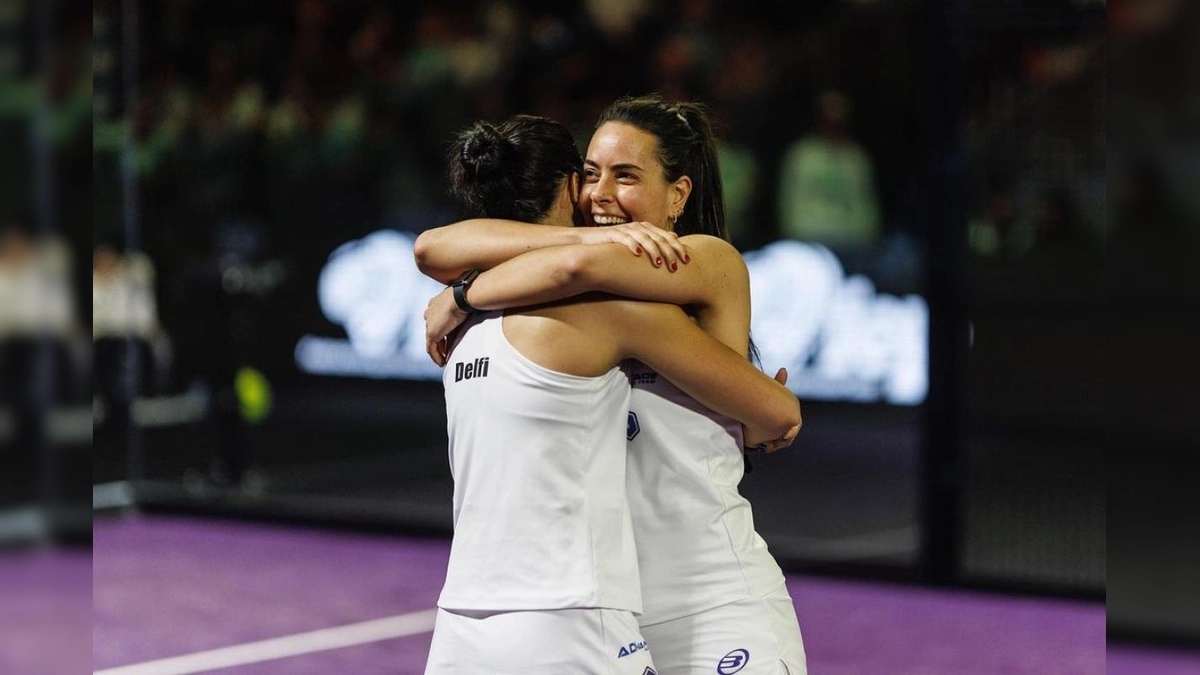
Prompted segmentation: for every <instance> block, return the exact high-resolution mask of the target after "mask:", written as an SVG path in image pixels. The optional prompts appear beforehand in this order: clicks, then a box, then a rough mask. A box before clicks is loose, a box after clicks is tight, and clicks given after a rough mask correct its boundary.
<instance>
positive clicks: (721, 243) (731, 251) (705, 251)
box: [679, 234, 746, 269]
mask: <svg viewBox="0 0 1200 675" xmlns="http://www.w3.org/2000/svg"><path fill="white" fill-rule="evenodd" d="M679 241H681V242H683V243H684V244H685V245H687V247H688V248H689V249H691V251H692V252H693V253H695V254H696V255H698V256H703V257H704V258H705V259H706V260H708V261H711V262H718V263H721V264H724V265H732V266H736V267H740V268H743V269H744V268H745V267H746V261H745V260H743V259H742V254H741V253H740V252H739V251H738V250H737V249H736V248H734V247H733V244H731V243H729V242H727V241H725V240H724V239H722V238H720V237H714V236H712V235H711V234H689V235H687V236H684V237H680V238H679Z"/></svg>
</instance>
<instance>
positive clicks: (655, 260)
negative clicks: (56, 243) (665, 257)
mask: <svg viewBox="0 0 1200 675" xmlns="http://www.w3.org/2000/svg"><path fill="white" fill-rule="evenodd" d="M654 264H655V265H661V264H662V258H655V259H654Z"/></svg>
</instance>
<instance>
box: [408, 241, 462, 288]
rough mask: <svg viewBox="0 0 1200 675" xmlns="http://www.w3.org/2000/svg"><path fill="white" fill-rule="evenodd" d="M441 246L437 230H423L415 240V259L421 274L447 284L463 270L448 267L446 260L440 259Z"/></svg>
mask: <svg viewBox="0 0 1200 675" xmlns="http://www.w3.org/2000/svg"><path fill="white" fill-rule="evenodd" d="M439 246H440V242H438V235H437V230H427V231H425V232H422V233H421V234H420V235H418V236H417V240H416V241H415V242H413V261H414V262H415V263H416V264H417V269H418V270H420V271H421V274H424V275H425V276H427V277H429V278H431V279H436V280H437V281H440V282H442V283H444V284H447V283H450V282H451V281H452V280H453V279H454V278H455V277H457V276H458V275H459V274H461V270H455V269H451V268H448V267H446V265H445V264H444V261H439V259H438V256H437V251H438V247H439Z"/></svg>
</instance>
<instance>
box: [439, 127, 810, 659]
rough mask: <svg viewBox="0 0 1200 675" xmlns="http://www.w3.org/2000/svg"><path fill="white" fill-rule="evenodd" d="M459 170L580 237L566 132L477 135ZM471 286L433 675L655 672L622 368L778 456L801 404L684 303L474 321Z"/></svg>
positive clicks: (511, 208) (454, 343)
mask: <svg viewBox="0 0 1200 675" xmlns="http://www.w3.org/2000/svg"><path fill="white" fill-rule="evenodd" d="M448 160H449V164H450V175H451V178H452V182H453V190H454V194H455V195H456V196H457V197H458V198H459V199H460V200H461V201H462V202H463V204H464V205H465V206H466V207H467V208H468V209H470V210H471V211H472V212H473V213H475V214H477V215H480V216H486V217H491V218H510V219H516V220H523V221H525V222H527V223H536V224H537V226H531V225H527V224H526V225H518V227H521V228H525V229H528V230H545V231H547V232H548V233H549V234H550V237H551V238H554V237H558V236H560V235H561V234H563V233H568V232H575V231H576V228H574V227H573V226H574V224H575V220H576V217H577V215H576V214H577V208H576V201H577V200H578V198H579V194H580V186H581V181H580V173H579V172H580V167H581V166H582V164H583V162H582V160H581V158H580V157H579V151H578V150H577V149H576V148H575V145H574V143H573V141H572V140H571V137H570V134H569V133H568V132H567V131H566V129H565V128H564V127H562V125H560V124H557V123H555V122H553V121H551V120H548V119H545V118H539V117H530V116H518V117H514V118H512V119H510V120H508V121H506V122H504V123H502V124H499V125H492V124H488V123H478V124H476V125H474V126H472V127H471V128H470V129H468V130H466V131H465V132H463V133H462V134H461V135H460V136H459V138H458V140H457V141H456V142H455V144H454V145H453V146H452V148H451V150H450V154H449V157H448ZM562 239H563V240H567V239H569V237H562ZM631 257H632V256H631ZM476 277H477V273H476V272H474V271H471V272H468V273H467V274H465V275H463V276H461V277H460V278H458V279H457V280H455V282H454V284H453V285H452V286H451V288H450V289H448V290H447V294H448V297H449V298H450V301H451V302H455V303H456V307H458V308H460V309H459V311H460V312H461V313H462V314H463V316H464V317H466V318H465V321H464V322H463V323H462V325H461V327H460V328H459V329H458V330H457V331H456V332H455V335H454V336H453V338H451V339H450V340H447V341H446V343H445V349H444V350H443V351H441V352H439V354H440V356H441V357H442V358H441V361H440V363H441V364H442V365H444V366H445V371H444V374H443V383H444V386H445V390H446V416H447V432H448V436H449V458H450V467H451V472H452V474H453V476H454V481H455V485H454V540H453V543H452V545H451V552H450V561H449V565H448V568H447V572H446V584H445V586H444V587H443V589H442V593H441V597H440V598H439V600H438V608H439V609H438V615H437V624H436V627H435V629H434V635H433V642H432V645H431V647H430V654H429V660H428V662H427V664H426V670H425V672H426V674H427V675H444V674H458V673H463V674H466V673H470V674H477V673H488V674H501V675H502V674H507V673H511V674H513V675H517V674H521V675H526V674H531V673H532V674H544V675H551V674H553V675H560V674H562V673H572V674H574V673H586V674H592V673H594V674H596V675H600V674H603V675H611V674H614V673H616V674H622V675H623V674H626V673H628V674H629V675H648V674H654V673H656V671H655V665H654V663H653V661H652V658H651V654H652V652H651V649H650V648H649V645H648V643H647V640H646V639H645V637H644V636H643V635H642V633H641V631H640V629H639V628H638V623H637V615H638V614H640V613H641V612H642V600H641V585H640V583H639V577H638V558H637V553H636V551H635V548H634V535H633V526H632V523H631V518H630V512H629V503H628V501H627V499H626V457H627V454H626V438H627V436H628V435H629V434H630V433H631V432H630V429H631V428H632V427H631V426H630V416H629V400H630V387H629V381H628V378H627V377H626V375H625V373H624V372H623V371H622V370H621V368H620V366H621V364H622V362H624V361H625V360H626V359H637V360H638V361H641V362H644V363H647V364H650V365H651V366H653V367H654V368H656V369H657V371H658V372H660V373H661V374H662V376H663V377H664V378H669V379H670V380H671V381H672V382H673V383H674V384H675V385H676V386H678V387H679V389H680V390H681V391H686V392H687V394H688V395H689V396H694V397H695V400H697V401H702V402H703V403H704V405H707V406H711V407H712V409H714V410H719V411H721V412H722V413H724V414H726V415H729V416H730V417H731V418H733V419H738V420H741V421H742V423H744V424H745V425H746V428H747V432H748V433H750V434H752V435H754V437H755V438H761V439H763V440H764V441H770V440H772V439H775V440H774V443H775V444H778V445H785V444H787V443H790V442H791V438H792V437H794V435H795V432H796V431H798V430H799V423H800V409H799V405H798V403H797V402H796V399H795V397H794V396H792V395H791V394H790V393H789V392H788V391H787V389H786V388H785V387H783V386H782V385H781V384H780V383H779V382H777V381H775V380H772V379H771V378H769V377H767V376H766V375H764V374H762V373H761V372H759V371H758V370H756V369H755V368H754V367H753V366H751V365H750V363H749V362H748V361H747V360H746V359H745V358H744V357H743V356H742V355H740V354H738V353H737V352H734V351H733V350H731V349H729V348H728V347H727V346H725V345H723V344H721V343H720V342H718V341H716V340H714V339H712V338H711V337H709V336H708V335H707V334H706V333H705V332H704V331H702V330H700V329H699V328H697V327H696V326H695V324H693V322H692V320H691V319H690V318H689V317H688V316H687V315H686V314H685V313H684V312H683V311H682V310H681V309H680V308H679V307H677V306H674V305H668V304H658V303H649V302H636V301H631V300H622V299H616V298H612V297H609V296H602V295H584V296H580V297H577V298H572V299H571V300H570V301H567V302H562V303H556V304H553V305H545V306H540V307H533V308H525V309H520V310H510V311H487V312H483V311H476V309H475V308H473V307H472V306H471V305H470V301H469V300H468V294H469V291H470V289H471V288H472V286H473V283H476V282H477V278H476ZM479 278H482V277H479Z"/></svg>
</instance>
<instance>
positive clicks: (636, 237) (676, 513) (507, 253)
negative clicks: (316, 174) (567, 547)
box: [415, 96, 806, 675]
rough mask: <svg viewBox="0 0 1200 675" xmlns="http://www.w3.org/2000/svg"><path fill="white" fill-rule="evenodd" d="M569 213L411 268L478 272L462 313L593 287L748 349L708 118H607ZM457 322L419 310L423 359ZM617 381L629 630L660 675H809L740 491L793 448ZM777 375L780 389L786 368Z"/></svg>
mask: <svg viewBox="0 0 1200 675" xmlns="http://www.w3.org/2000/svg"><path fill="white" fill-rule="evenodd" d="M578 204H579V213H578V217H579V218H580V219H581V220H582V222H583V223H584V224H585V225H589V226H593V227H586V228H580V229H579V231H578V232H575V233H572V236H566V235H565V233H544V232H540V231H539V230H543V229H551V228H528V227H525V226H523V225H521V224H519V223H515V222H505V221H501V220H471V221H465V222H462V223H457V224H454V225H450V226H446V227H443V228H438V229H436V230H431V231H429V232H427V233H425V234H423V235H422V236H421V238H419V239H418V241H417V248H416V251H415V253H416V257H417V262H418V266H419V267H420V268H421V270H422V271H423V272H425V273H426V274H428V275H429V276H432V277H434V278H437V279H439V280H443V281H448V280H449V279H451V278H453V277H455V276H457V275H458V274H460V273H462V272H464V271H467V270H480V269H482V270H487V271H485V272H483V273H482V274H480V275H479V276H478V278H477V279H475V281H474V284H473V285H472V287H471V288H470V291H469V293H464V294H462V295H463V302H464V303H465V304H467V305H468V306H471V307H474V308H480V309H486V310H495V309H502V308H506V307H522V306H529V305H539V304H542V303H550V302H556V301H559V300H562V299H565V298H572V297H575V296H577V295H580V294H584V293H589V292H596V291H598V292H602V293H608V294H612V295H617V296H623V297H628V298H637V299H641V300H652V301H657V302H665V303H672V304H676V305H680V306H681V307H684V308H685V309H686V310H687V312H688V314H689V315H690V317H691V319H692V320H693V321H694V322H695V325H697V326H699V328H701V329H702V330H703V331H704V332H706V333H707V334H708V335H710V336H712V337H713V338H715V339H716V340H717V341H719V342H721V343H723V344H724V345H725V346H726V347H728V348H729V349H731V350H733V351H734V352H736V353H738V354H741V355H744V356H748V355H749V354H750V353H751V352H752V351H753V348H752V346H751V342H750V335H749V333H750V284H749V275H748V272H747V270H746V266H745V263H744V262H743V261H742V258H741V256H740V254H738V252H737V251H736V249H734V248H733V246H732V245H730V244H729V243H728V241H727V240H726V232H727V228H726V223H725V213H724V204H723V198H722V191H721V180H720V175H719V173H718V168H717V161H716V151H715V142H714V138H713V131H712V126H711V123H710V122H709V119H708V116H707V114H706V112H705V110H704V108H703V106H701V105H699V104H695V103H669V102H667V101H664V100H663V99H661V98H659V97H657V96H646V97H638V98H623V99H620V100H618V101H616V102H615V103H613V104H612V105H611V106H609V107H608V108H607V109H606V110H605V111H604V112H603V113H602V114H601V116H600V119H599V122H598V124H597V128H596V131H595V133H594V135H593V136H592V139H591V142H590V143H589V145H588V150H587V156H586V159H585V160H584V163H583V185H582V189H581V192H580V197H579V201H578ZM555 229H556V228H555ZM625 249H629V251H633V252H634V254H635V255H633V256H631V255H629V252H628V251H626V250H625ZM636 254H645V255H646V256H647V257H649V258H650V262H651V265H646V264H645V263H644V261H641V260H639V259H638V258H637V255H636ZM680 263H682V264H680ZM664 270H666V271H664ZM465 317H466V313H465V312H463V311H462V309H460V305H459V304H456V303H455V301H454V298H453V297H452V295H451V292H450V291H446V292H444V293H442V294H440V295H438V296H435V297H434V298H433V299H432V300H431V301H430V306H429V309H428V310H427V312H426V323H427V342H428V345H427V346H428V349H429V352H430V356H431V357H432V358H433V359H434V361H436V362H438V363H439V364H445V362H446V342H445V339H444V338H445V336H447V335H450V334H451V332H452V331H453V330H454V329H455V328H456V326H457V325H458V324H459V323H460V322H461V321H463V320H464V319H465ZM676 346H677V347H678V348H679V349H680V350H681V351H683V350H685V349H686V347H684V346H682V345H676ZM626 372H627V374H628V376H629V379H630V382H631V384H632V387H633V392H632V398H631V408H630V409H631V412H630V419H629V423H628V425H627V427H628V428H627V440H628V449H629V457H628V468H627V473H626V481H627V490H626V493H627V499H628V504H629V509H630V513H631V515H632V520H633V531H634V536H635V541H636V544H637V556H638V566H639V571H640V577H641V586H642V597H643V604H644V609H643V613H642V615H641V616H640V617H639V624H640V626H641V630H642V634H643V635H644V636H645V638H646V640H647V644H648V645H649V646H650V648H651V649H652V650H653V654H654V660H655V663H656V665H657V667H658V669H659V672H660V673H661V674H662V675H668V674H675V673H679V674H687V675H700V674H701V673H705V674H709V673H712V672H714V670H715V671H716V672H722V673H724V672H730V673H732V672H738V673H739V674H740V675H755V674H768V673H769V674H771V675H777V674H779V673H790V675H798V674H802V673H805V672H806V663H805V655H804V646H803V641H802V639H801V636H800V629H799V625H798V622H797V619H796V614H795V610H794V608H793V605H792V601H791V598H790V597H789V595H788V592H787V588H786V586H785V585H784V577H783V574H782V572H781V570H780V568H779V566H778V565H777V564H776V562H775V560H774V558H773V557H772V556H771V554H770V553H769V552H768V550H767V546H766V544H765V543H764V542H763V540H762V538H761V537H759V536H758V534H757V533H756V532H755V530H754V522H753V517H752V514H751V508H750V504H749V503H748V502H747V501H746V500H745V499H744V498H743V497H742V496H741V495H740V494H739V493H738V490H737V486H738V483H739V482H740V481H741V479H742V475H743V471H744V464H743V455H742V452H743V448H744V446H751V447H754V448H755V449H758V450H765V451H772V450H775V449H778V448H779V447H786V445H788V444H790V437H788V436H785V438H783V439H769V438H762V437H760V436H759V435H757V432H754V431H753V430H751V429H749V428H748V427H747V428H743V427H742V425H741V424H739V423H738V422H737V421H736V418H735V417H731V416H726V415H723V414H720V413H719V412H714V410H712V409H710V408H709V407H706V406H705V405H704V403H703V402H702V401H698V400H697V399H696V398H694V397H692V396H689V395H688V394H687V393H685V392H684V391H681V390H680V389H679V388H677V387H676V386H675V385H674V384H672V383H671V382H669V381H667V380H668V378H664V377H659V372H657V371H656V370H655V369H654V368H653V364H645V363H642V362H637V361H631V362H629V363H628V364H627V365H626ZM776 379H778V380H779V381H786V373H785V372H782V371H781V372H780V373H779V374H778V375H777V378H776ZM798 430H799V427H798V426H797V427H796V428H795V430H794V431H798ZM789 435H790V436H794V433H793V432H789Z"/></svg>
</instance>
